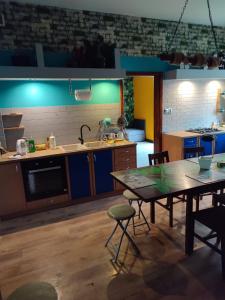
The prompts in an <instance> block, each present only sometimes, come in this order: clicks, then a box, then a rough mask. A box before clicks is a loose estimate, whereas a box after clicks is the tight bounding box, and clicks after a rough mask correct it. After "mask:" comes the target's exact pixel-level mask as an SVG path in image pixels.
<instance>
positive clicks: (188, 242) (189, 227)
mask: <svg viewBox="0 0 225 300" xmlns="http://www.w3.org/2000/svg"><path fill="white" fill-rule="evenodd" d="M193 247H194V218H193V195H192V194H188V195H187V201H186V227H185V253H186V254H187V255H191V254H192V252H193Z"/></svg>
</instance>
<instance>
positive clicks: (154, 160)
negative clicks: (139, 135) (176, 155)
mask: <svg viewBox="0 0 225 300" xmlns="http://www.w3.org/2000/svg"><path fill="white" fill-rule="evenodd" d="M148 160H149V165H150V166H153V165H158V164H163V163H166V162H169V161H170V159H169V153H168V151H163V152H158V153H153V154H149V155H148Z"/></svg>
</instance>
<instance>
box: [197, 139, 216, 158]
mask: <svg viewBox="0 0 225 300" xmlns="http://www.w3.org/2000/svg"><path fill="white" fill-rule="evenodd" d="M200 146H201V147H203V148H204V155H212V146H213V144H212V141H204V140H203V138H202V137H200Z"/></svg>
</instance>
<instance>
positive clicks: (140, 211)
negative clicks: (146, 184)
mask: <svg viewBox="0 0 225 300" xmlns="http://www.w3.org/2000/svg"><path fill="white" fill-rule="evenodd" d="M128 201H129V204H130V205H131V206H132V203H133V201H131V200H128ZM136 201H137V204H138V214H137V215H136V216H138V218H139V219H140V218H141V216H142V217H143V219H144V222H143V223H141V224H137V225H135V223H134V218H135V216H134V217H133V218H132V225H133V232H134V235H136V232H135V227H137V226H141V225H144V224H146V225H147V227H148V230H149V231H150V230H151V228H150V226H149V224H148V221H147V219H146V217H145V215H144V213H143V211H142V209H141V206H142V203H143V200H136Z"/></svg>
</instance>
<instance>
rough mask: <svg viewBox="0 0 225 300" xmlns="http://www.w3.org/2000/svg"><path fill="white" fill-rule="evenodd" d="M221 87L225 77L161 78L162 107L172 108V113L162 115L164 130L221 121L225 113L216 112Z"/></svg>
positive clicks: (207, 124)
mask: <svg viewBox="0 0 225 300" xmlns="http://www.w3.org/2000/svg"><path fill="white" fill-rule="evenodd" d="M224 90H225V80H214V81H212V80H205V79H204V80H201V79H198V80H197V79H196V80H192V81H185V80H164V82H163V108H172V114H171V115H165V114H164V115H163V131H164V132H169V131H178V130H186V129H188V128H196V127H211V125H212V122H219V121H222V120H223V119H224V113H218V112H217V105H219V101H218V99H220V97H219V95H218V94H219V92H220V91H224ZM221 100H222V101H223V105H224V99H223V98H221Z"/></svg>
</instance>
